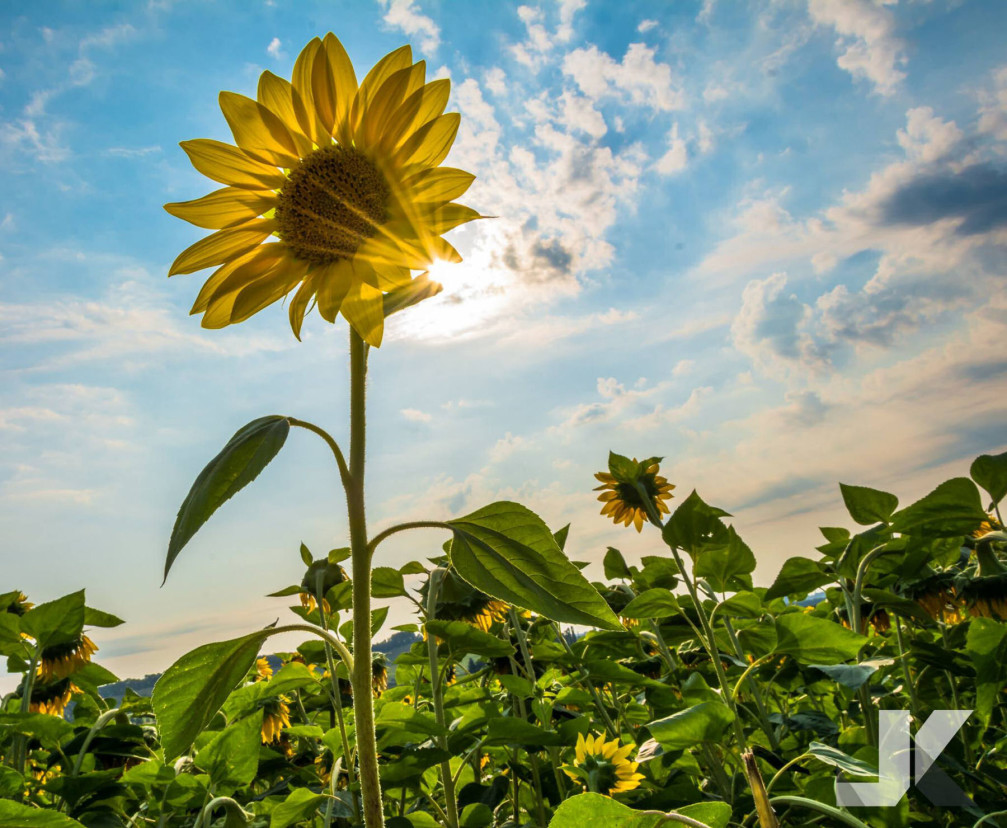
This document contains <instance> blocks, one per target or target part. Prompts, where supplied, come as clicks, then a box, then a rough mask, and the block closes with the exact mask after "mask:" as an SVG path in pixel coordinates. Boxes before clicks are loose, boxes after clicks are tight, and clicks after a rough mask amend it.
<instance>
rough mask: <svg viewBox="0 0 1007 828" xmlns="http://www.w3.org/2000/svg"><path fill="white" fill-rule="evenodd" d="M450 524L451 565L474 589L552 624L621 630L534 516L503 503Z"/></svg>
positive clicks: (587, 582) (550, 534)
mask: <svg viewBox="0 0 1007 828" xmlns="http://www.w3.org/2000/svg"><path fill="white" fill-rule="evenodd" d="M449 523H450V525H451V527H452V529H453V530H454V537H453V539H452V541H451V550H450V557H451V563H452V565H453V566H454V568H455V571H457V572H458V574H459V575H461V576H462V578H464V579H465V580H466V581H468V582H469V583H470V584H472V586H474V587H475V588H476V589H480V590H482V591H483V592H485V593H487V594H488V595H492V596H493V597H494V598H498V599H500V600H502V601H507V602H508V603H511V604H515V605H516V606H519V607H524V608H525V609H529V610H532V611H534V612H537V613H539V614H540V615H544V616H545V617H546V618H550V619H552V620H553V621H561V622H564V623H568V624H586V625H589V626H593V627H602V628H604V629H610V630H616V629H621V625H620V624H619V619H618V618H617V617H616V616H615V613H613V612H612V610H611V609H610V608H609V606H608V604H606V603H605V599H604V598H602V597H601V595H599V594H598V591H597V590H596V589H595V588H594V587H593V586H591V584H590V582H589V581H588V580H587V579H586V578H585V577H584V576H583V575H582V574H581V572H580V570H579V569H577V567H576V566H574V565H573V564H572V563H571V562H570V561H569V560H568V559H567V558H566V556H565V555H564V554H563V552H562V550H560V548H559V546H558V544H557V543H556V540H555V538H554V537H553V535H552V532H550V531H549V528H548V527H547V526H546V525H545V523H544V522H543V521H542V519H541V518H539V516H538V515H536V514H535V513H534V512H532V511H530V510H529V509H526V508H525V507H524V506H521V505H520V504H517V503H510V502H507V501H501V502H498V503H493V504H490V505H489V506H486V507H484V508H482V509H479V510H478V511H476V512H473V513H472V514H470V515H467V516H466V517H463V518H458V519H457V520H452V521H449Z"/></svg>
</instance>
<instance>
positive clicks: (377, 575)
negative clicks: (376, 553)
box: [371, 566, 406, 598]
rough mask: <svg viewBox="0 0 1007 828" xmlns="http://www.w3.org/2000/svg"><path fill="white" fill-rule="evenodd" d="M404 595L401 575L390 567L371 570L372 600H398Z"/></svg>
mask: <svg viewBox="0 0 1007 828" xmlns="http://www.w3.org/2000/svg"><path fill="white" fill-rule="evenodd" d="M405 594H406V586H405V581H404V580H403V579H402V573H401V572H399V571H398V570H397V569H392V568H391V567H390V566H377V567H375V568H374V569H372V570H371V595H372V597H374V598H399V597H401V596H403V595H405Z"/></svg>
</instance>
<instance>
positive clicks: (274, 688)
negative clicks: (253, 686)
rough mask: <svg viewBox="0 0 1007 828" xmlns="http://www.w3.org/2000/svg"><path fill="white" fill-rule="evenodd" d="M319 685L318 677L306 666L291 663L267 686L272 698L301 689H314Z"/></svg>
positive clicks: (277, 672) (278, 672)
mask: <svg viewBox="0 0 1007 828" xmlns="http://www.w3.org/2000/svg"><path fill="white" fill-rule="evenodd" d="M317 684H318V676H317V675H316V674H315V673H314V671H313V670H312V669H311V668H310V667H308V666H307V665H306V664H301V663H300V662H299V661H290V662H288V663H286V664H284V665H283V666H282V667H281V668H280V669H279V670H277V671H276V673H275V674H274V675H273V677H272V678H271V679H269V682H268V683H267V684H266V687H267V688H268V691H269V695H270V696H278V695H280V694H281V693H289V692H290V691H291V690H297V689H300V688H301V687H313V686H315V685H317Z"/></svg>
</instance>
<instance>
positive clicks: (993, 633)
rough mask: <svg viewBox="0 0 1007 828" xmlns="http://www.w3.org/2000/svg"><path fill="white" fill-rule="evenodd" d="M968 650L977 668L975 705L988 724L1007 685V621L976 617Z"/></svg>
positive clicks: (967, 645)
mask: <svg viewBox="0 0 1007 828" xmlns="http://www.w3.org/2000/svg"><path fill="white" fill-rule="evenodd" d="M966 641H967V643H966V645H965V652H966V653H967V654H968V656H969V658H970V659H971V661H972V666H973V667H974V668H975V671H976V701H975V705H976V707H975V709H976V713H977V714H978V716H979V719H980V720H981V721H982V723H983V725H984V726H987V725H989V722H990V716H991V715H992V712H993V708H994V707H995V706H996V703H997V700H998V699H999V698H1000V691H1001V690H1002V689H1003V687H1004V685H1007V624H1003V623H1001V622H999V621H995V620H993V619H992V618H975V619H973V620H972V623H971V624H969V632H968V637H967V639H966Z"/></svg>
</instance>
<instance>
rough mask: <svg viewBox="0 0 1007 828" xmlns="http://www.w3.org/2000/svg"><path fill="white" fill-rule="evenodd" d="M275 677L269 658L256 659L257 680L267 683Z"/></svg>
mask: <svg viewBox="0 0 1007 828" xmlns="http://www.w3.org/2000/svg"><path fill="white" fill-rule="evenodd" d="M272 677H273V668H272V667H271V666H270V664H269V659H268V658H257V659H255V680H256V681H265V680H267V679H271V678H272Z"/></svg>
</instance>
